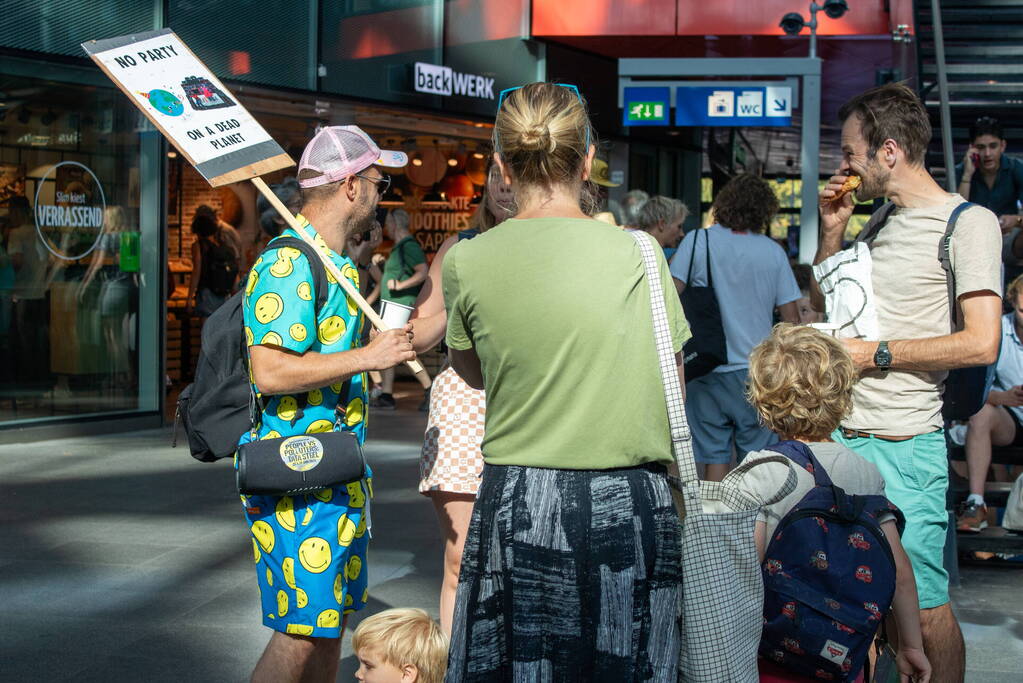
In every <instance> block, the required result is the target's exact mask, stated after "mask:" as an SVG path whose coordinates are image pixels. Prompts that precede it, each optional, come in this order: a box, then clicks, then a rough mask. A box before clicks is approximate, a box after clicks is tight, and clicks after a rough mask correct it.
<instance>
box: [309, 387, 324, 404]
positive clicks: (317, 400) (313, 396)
mask: <svg viewBox="0 0 1023 683" xmlns="http://www.w3.org/2000/svg"><path fill="white" fill-rule="evenodd" d="M306 400H307V402H308V403H309V405H311V406H318V405H320V404H321V403H323V392H322V391H321V390H319V389H313V390H312V391H310V392H309V394H308V396H307V398H306Z"/></svg>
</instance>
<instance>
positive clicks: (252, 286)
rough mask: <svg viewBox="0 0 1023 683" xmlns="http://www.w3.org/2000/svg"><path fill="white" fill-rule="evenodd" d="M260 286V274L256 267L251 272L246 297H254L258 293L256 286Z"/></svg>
mask: <svg viewBox="0 0 1023 683" xmlns="http://www.w3.org/2000/svg"><path fill="white" fill-rule="evenodd" d="M257 265H258V262H257ZM258 284H259V273H257V272H256V267H255V266H253V267H252V270H250V271H249V279H248V280H247V281H246V283H245V296H252V293H253V292H254V291H256V285H258Z"/></svg>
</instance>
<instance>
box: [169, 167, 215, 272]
mask: <svg viewBox="0 0 1023 683" xmlns="http://www.w3.org/2000/svg"><path fill="white" fill-rule="evenodd" d="M220 203H221V202H220V196H219V194H218V193H217V190H216V189H214V188H212V187H210V184H209V183H208V182H206V180H205V179H203V177H202V176H201V175H199V172H198V171H196V170H195V169H194V168H193V167H192V165H191V164H187V163H186V164H182V169H181V216H180V220H181V228H180V229H178V228H174V227H171V228H170V230H168V234H167V254H168V256H169V257H170V258H172V259H175V258H177V257H178V253H179V251H178V249H179V247H180V249H181V251H180V254H181V258H183V259H185V260H189V259H191V253H192V252H191V249H192V242H194V241H195V235H193V234H192V230H191V226H192V216H194V215H195V209H196V207H198V206H199V205H201V204H206V205H207V206H211V207H213V208H214V209H215V210H216V211H218V212H219V211H220V210H221V208H222V207H221V205H220ZM179 242H180V244H179Z"/></svg>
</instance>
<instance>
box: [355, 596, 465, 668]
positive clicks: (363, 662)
mask: <svg viewBox="0 0 1023 683" xmlns="http://www.w3.org/2000/svg"><path fill="white" fill-rule="evenodd" d="M352 649H354V650H355V656H356V657H358V659H359V671H358V672H357V673H356V675H355V677H356V678H357V679H358V680H360V681H364V682H365V683H413V682H414V683H441V681H443V680H444V672H445V670H446V669H447V660H448V638H447V636H446V635H444V632H443V631H441V630H440V626H439V625H438V624H437V622H435V621H434V620H433V619H431V618H430V616H429V615H428V614H427V613H426V612H424V611H423V610H421V609H412V608H396V609H389V610H384V611H383V612H380V613H379V614H374V615H373V616H370V617H366V618H365V619H363V620H362V623H360V624H359V626H358V627H357V628H356V629H355V633H354V634H353V635H352Z"/></svg>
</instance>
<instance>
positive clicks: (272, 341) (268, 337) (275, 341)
mask: <svg viewBox="0 0 1023 683" xmlns="http://www.w3.org/2000/svg"><path fill="white" fill-rule="evenodd" d="M259 343H260V344H269V345H271V346H284V340H283V339H281V335H279V334H277V333H276V332H267V333H266V334H264V335H263V338H262V339H260V340H259Z"/></svg>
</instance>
